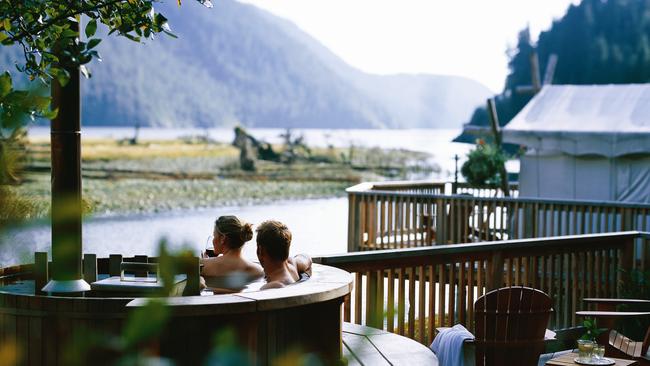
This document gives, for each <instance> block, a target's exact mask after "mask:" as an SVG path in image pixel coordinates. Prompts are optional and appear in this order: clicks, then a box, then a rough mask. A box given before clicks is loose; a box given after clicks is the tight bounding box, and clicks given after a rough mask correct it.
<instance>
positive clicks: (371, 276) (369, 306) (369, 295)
mask: <svg viewBox="0 0 650 366" xmlns="http://www.w3.org/2000/svg"><path fill="white" fill-rule="evenodd" d="M377 280H378V276H377V271H370V272H368V274H367V275H366V286H367V288H366V291H367V292H366V325H367V326H370V327H373V328H379V329H383V324H381V323H382V322H380V319H381V320H383V314H381V313H378V308H377V306H378V303H379V299H377V294H378V292H379V291H378V288H377ZM381 304H383V299H381Z"/></svg>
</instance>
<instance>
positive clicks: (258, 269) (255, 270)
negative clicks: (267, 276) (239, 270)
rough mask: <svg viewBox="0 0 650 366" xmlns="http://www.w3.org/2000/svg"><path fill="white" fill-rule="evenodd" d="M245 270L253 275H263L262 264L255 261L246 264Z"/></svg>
mask: <svg viewBox="0 0 650 366" xmlns="http://www.w3.org/2000/svg"><path fill="white" fill-rule="evenodd" d="M246 272H248V273H250V274H251V275H253V276H255V277H262V276H264V269H263V268H262V266H260V265H259V264H257V263H253V262H250V263H249V264H248V268H247V269H246Z"/></svg>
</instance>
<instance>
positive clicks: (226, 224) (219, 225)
mask: <svg viewBox="0 0 650 366" xmlns="http://www.w3.org/2000/svg"><path fill="white" fill-rule="evenodd" d="M214 232H215V234H216V233H220V234H221V235H224V236H225V237H226V238H228V246H229V247H230V248H233V249H237V248H241V247H242V246H243V245H244V243H246V242H247V241H249V240H251V239H252V238H253V225H251V224H249V223H247V222H245V221H242V220H240V219H239V218H238V217H237V216H219V218H218V219H217V221H215V222H214Z"/></svg>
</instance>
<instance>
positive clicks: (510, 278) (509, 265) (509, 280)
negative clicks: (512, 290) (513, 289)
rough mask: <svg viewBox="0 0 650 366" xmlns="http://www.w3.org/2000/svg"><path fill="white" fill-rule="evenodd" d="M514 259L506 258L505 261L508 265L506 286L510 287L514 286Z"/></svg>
mask: <svg viewBox="0 0 650 366" xmlns="http://www.w3.org/2000/svg"><path fill="white" fill-rule="evenodd" d="M512 260H513V259H512V258H506V259H504V262H505V264H506V286H508V287H510V286H512V285H513V284H512V264H511V262H512Z"/></svg>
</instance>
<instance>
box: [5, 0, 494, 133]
mask: <svg viewBox="0 0 650 366" xmlns="http://www.w3.org/2000/svg"><path fill="white" fill-rule="evenodd" d="M157 5H160V6H158V7H157V10H159V11H161V12H162V13H163V14H165V16H166V17H167V18H169V22H170V25H171V27H172V31H173V32H174V33H175V34H177V35H178V36H179V39H172V38H170V37H166V36H159V37H157V39H155V40H153V41H146V43H145V44H136V43H134V42H130V41H128V40H126V39H117V38H122V37H115V36H106V30H105V29H103V30H99V31H98V33H99V34H100V36H101V37H102V38H103V41H102V42H101V43H100V45H99V46H98V49H99V52H100V53H101V54H102V57H103V58H104V61H103V62H102V63H98V62H93V63H92V64H91V65H89V66H90V69H91V71H92V73H93V76H92V78H91V79H89V80H83V81H82V115H83V123H84V124H85V125H129V126H131V125H135V124H139V125H141V126H170V127H171V126H174V127H189V126H196V127H219V126H223V127H225V126H232V125H235V124H242V125H245V126H248V127H283V128H284V127H290V128H291V127H293V128H450V127H460V126H461V125H462V123H463V122H464V121H466V120H467V119H468V118H469V117H470V115H471V112H472V111H473V109H474V107H476V105H479V104H481V103H483V102H484V100H485V98H487V96H489V95H490V94H491V93H490V91H489V90H488V89H487V88H486V87H485V86H483V85H481V84H479V83H478V82H476V81H473V80H469V79H466V78H462V77H456V76H443V75H428V74H396V75H381V76H380V75H372V74H368V73H364V72H363V71H360V70H358V69H356V68H354V67H352V66H350V65H348V64H346V63H345V62H344V61H343V60H341V59H340V58H339V57H338V56H336V55H335V54H334V53H332V52H331V51H330V50H329V49H328V48H327V47H325V46H324V45H322V44H320V43H318V42H317V41H316V40H314V39H313V38H312V37H311V36H309V35H308V34H306V33H304V32H302V31H301V30H300V29H299V28H298V27H297V26H296V25H295V24H293V23H291V22H290V21H288V20H285V19H282V18H278V17H276V16H274V15H272V14H270V13H268V12H266V11H264V10H262V9H259V8H257V7H255V6H253V5H250V4H241V3H238V2H235V1H232V0H218V1H215V2H214V8H213V9H205V8H204V7H203V6H201V5H200V4H198V3H195V2H186V3H184V4H183V6H181V7H178V6H176V5H175V2H174V3H173V4H172V3H170V4H157ZM4 48H6V47H4ZM3 52H4V49H3ZM18 56H19V55H18ZM1 59H2V57H0V65H2V64H3V63H2V60H1ZM5 61H6V60H5ZM4 65H5V66H6V62H5V63H4Z"/></svg>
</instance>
